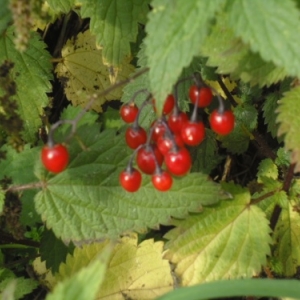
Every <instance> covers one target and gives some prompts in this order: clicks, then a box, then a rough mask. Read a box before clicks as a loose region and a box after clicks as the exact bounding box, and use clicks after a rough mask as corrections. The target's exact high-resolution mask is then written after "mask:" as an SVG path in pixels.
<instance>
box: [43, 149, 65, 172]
mask: <svg viewBox="0 0 300 300" xmlns="http://www.w3.org/2000/svg"><path fill="white" fill-rule="evenodd" d="M41 160H42V163H43V165H44V166H45V168H46V169H47V170H48V171H50V172H52V173H60V172H62V171H63V170H64V169H65V168H66V167H67V165H68V163H69V152H68V149H67V148H66V147H65V146H64V145H62V144H56V145H54V146H53V147H50V146H47V145H46V146H44V147H43V148H42V152H41Z"/></svg>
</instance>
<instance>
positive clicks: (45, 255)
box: [40, 229, 74, 274]
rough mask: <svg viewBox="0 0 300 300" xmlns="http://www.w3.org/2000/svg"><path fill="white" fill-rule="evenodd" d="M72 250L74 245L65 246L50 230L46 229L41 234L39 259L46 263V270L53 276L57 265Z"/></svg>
mask: <svg viewBox="0 0 300 300" xmlns="http://www.w3.org/2000/svg"><path fill="white" fill-rule="evenodd" d="M50 249H51V251H50ZM73 250H74V245H72V244H70V245H69V246H66V245H65V244H64V243H63V242H62V241H61V240H60V239H58V238H56V236H55V235H54V234H53V232H52V231H51V230H47V229H46V230H45V231H44V232H43V235H42V239H41V246H40V254H41V259H42V260H45V261H46V268H47V269H51V271H52V273H53V274H54V273H56V272H57V271H58V268H59V265H60V264H61V263H62V262H64V261H65V259H66V257H67V254H68V253H72V252H73Z"/></svg>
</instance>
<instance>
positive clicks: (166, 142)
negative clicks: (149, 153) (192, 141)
mask: <svg viewBox="0 0 300 300" xmlns="http://www.w3.org/2000/svg"><path fill="white" fill-rule="evenodd" d="M174 142H175V144H176V145H177V146H178V147H179V148H181V147H183V146H184V142H183V140H182V137H181V135H180V134H178V133H177V134H174V135H173V139H172V138H171V137H169V136H167V135H162V136H160V137H159V138H158V139H157V141H156V144H157V148H158V149H159V151H160V152H161V153H162V154H163V155H166V154H167V153H168V152H169V151H170V150H171V149H172V148H173V146H174Z"/></svg>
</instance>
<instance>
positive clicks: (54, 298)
mask: <svg viewBox="0 0 300 300" xmlns="http://www.w3.org/2000/svg"><path fill="white" fill-rule="evenodd" d="M108 258H109V251H108V250H106V251H104V252H102V253H101V254H100V255H99V256H98V257H96V259H94V261H92V262H91V263H90V264H89V265H88V266H87V267H85V268H82V269H81V270H80V271H79V272H78V273H76V274H75V275H74V276H72V277H71V278H67V279H66V280H64V281H61V282H59V283H58V284H57V285H56V286H55V288H54V290H53V292H52V293H51V294H48V295H47V298H46V300H81V299H85V300H94V299H96V295H97V293H98V291H99V288H100V286H101V283H102V281H103V279H104V275H105V270H106V265H107V261H108Z"/></svg>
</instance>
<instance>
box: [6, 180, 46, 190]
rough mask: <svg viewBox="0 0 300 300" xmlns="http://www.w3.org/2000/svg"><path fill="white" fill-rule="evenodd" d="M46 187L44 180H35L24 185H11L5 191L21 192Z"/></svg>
mask: <svg viewBox="0 0 300 300" xmlns="http://www.w3.org/2000/svg"><path fill="white" fill-rule="evenodd" d="M43 187H45V183H44V182H34V183H28V184H22V185H16V186H11V187H9V188H7V189H6V190H5V192H20V191H25V190H30V189H39V188H43Z"/></svg>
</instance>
